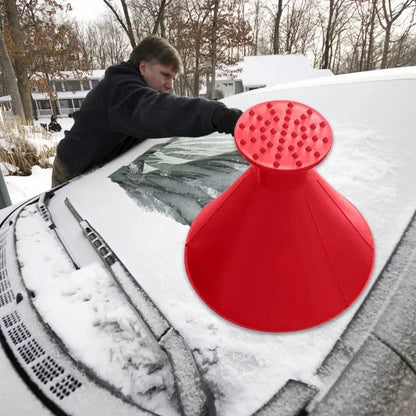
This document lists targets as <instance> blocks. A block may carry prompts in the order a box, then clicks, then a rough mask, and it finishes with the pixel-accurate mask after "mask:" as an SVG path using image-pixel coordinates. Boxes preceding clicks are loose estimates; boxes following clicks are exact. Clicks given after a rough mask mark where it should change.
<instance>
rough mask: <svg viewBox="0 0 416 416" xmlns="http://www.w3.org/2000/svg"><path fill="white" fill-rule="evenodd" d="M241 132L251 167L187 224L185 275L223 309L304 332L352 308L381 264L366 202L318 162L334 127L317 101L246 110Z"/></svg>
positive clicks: (242, 318) (250, 322)
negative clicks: (342, 188)
mask: <svg viewBox="0 0 416 416" xmlns="http://www.w3.org/2000/svg"><path fill="white" fill-rule="evenodd" d="M235 141H236V144H237V147H238V149H239V151H240V152H241V154H242V155H243V156H244V158H245V159H247V160H248V161H249V162H250V163H251V167H250V168H249V169H248V170H247V171H246V172H245V173H244V174H243V175H242V176H241V177H240V178H239V179H238V180H237V181H236V182H235V183H233V184H232V185H231V186H230V187H229V188H228V189H227V190H226V191H225V192H224V193H223V194H222V195H220V196H219V197H218V198H217V199H215V200H214V201H212V202H211V203H210V204H208V205H207V206H206V207H205V208H204V209H203V210H202V211H201V213H200V214H199V215H198V217H197V218H196V219H195V221H194V222H193V224H192V227H191V229H190V231H189V234H188V238H187V241H186V246H185V265H186V270H187V273H188V277H189V279H190V281H191V283H192V285H193V287H194V288H195V290H196V292H197V293H198V295H199V296H200V297H201V298H202V299H203V300H204V301H205V302H206V304H207V305H208V306H209V307H210V308H212V309H213V310H214V311H215V312H217V313H218V314H219V315H221V316H222V317H224V318H226V319H228V320H229V321H231V322H234V323H236V324H238V325H241V326H244V327H247V328H251V329H256V330H260V331H273V332H283V331H297V330H301V329H306V328H310V327H313V326H315V325H319V324H321V323H323V322H325V321H328V320H329V319H332V318H334V317H335V316H337V315H338V314H340V313H341V312H343V311H344V310H345V309H346V308H348V307H349V306H350V305H351V304H352V303H353V302H354V300H355V299H356V298H357V297H358V296H359V294H360V293H361V292H362V290H363V289H364V287H365V285H366V283H367V282H368V279H369V277H370V273H371V270H372V268H373V263H374V242H373V238H372V235H371V231H370V229H369V227H368V225H367V223H366V222H365V220H364V218H363V217H362V215H361V214H360V213H359V211H358V210H357V209H356V208H355V207H354V206H353V205H352V204H351V203H350V202H349V201H347V200H346V199H345V198H344V197H342V196H341V195H340V194H339V193H338V192H336V191H335V190H334V189H333V188H332V187H331V186H330V185H329V184H328V183H327V182H325V180H324V179H323V178H322V177H321V176H320V175H319V174H318V173H317V172H316V171H315V170H314V169H312V168H313V167H314V166H315V165H317V164H318V163H320V162H321V161H322V160H323V159H324V158H325V156H326V155H327V154H328V152H329V150H330V148H331V145H332V131H331V128H330V126H329V124H328V122H327V121H326V120H325V119H324V117H323V116H322V115H321V114H320V113H318V112H317V111H316V110H314V109H312V108H310V107H308V106H306V105H304V104H301V103H297V102H293V101H271V102H266V103H261V104H258V105H256V106H254V107H252V108H250V109H249V110H247V111H246V112H245V113H244V114H243V115H242V116H241V118H240V120H239V121H238V123H237V126H236V129H235Z"/></svg>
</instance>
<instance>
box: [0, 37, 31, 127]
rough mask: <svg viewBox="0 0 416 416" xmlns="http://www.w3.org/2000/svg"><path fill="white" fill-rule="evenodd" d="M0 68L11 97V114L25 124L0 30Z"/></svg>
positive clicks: (10, 64) (18, 94)
mask: <svg viewBox="0 0 416 416" xmlns="http://www.w3.org/2000/svg"><path fill="white" fill-rule="evenodd" d="M0 66H1V67H2V70H3V74H4V79H5V82H6V85H7V90H8V91H9V93H10V95H11V97H12V105H13V114H14V115H16V116H19V117H20V118H21V119H22V123H23V124H26V116H25V112H24V109H23V104H22V100H21V98H20V93H19V87H18V85H17V81H16V75H15V73H14V70H13V65H12V62H11V60H10V56H9V53H8V51H7V48H6V43H5V41H4V36H3V31H2V30H0Z"/></svg>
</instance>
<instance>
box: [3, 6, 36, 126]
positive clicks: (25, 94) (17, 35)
mask: <svg viewBox="0 0 416 416" xmlns="http://www.w3.org/2000/svg"><path fill="white" fill-rule="evenodd" d="M4 4H5V6H6V17H7V22H8V25H9V27H10V34H11V38H12V40H13V42H14V44H15V46H16V48H17V51H16V54H15V55H14V56H13V58H14V60H15V67H16V77H17V85H18V87H19V92H20V98H21V101H22V105H23V109H24V112H25V116H26V121H27V122H29V121H32V120H33V110H32V102H31V94H30V87H29V77H28V73H27V68H26V63H25V59H24V58H25V49H24V38H23V34H22V32H21V30H20V24H19V16H18V12H17V6H16V0H5V3H4Z"/></svg>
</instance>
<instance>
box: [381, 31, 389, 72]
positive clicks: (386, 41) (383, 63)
mask: <svg viewBox="0 0 416 416" xmlns="http://www.w3.org/2000/svg"><path fill="white" fill-rule="evenodd" d="M385 31H386V35H385V37H384V46H383V57H382V58H381V65H380V68H381V69H384V68H387V60H388V57H389V48H390V36H391V25H390V24H388V25H387V27H386V29H385Z"/></svg>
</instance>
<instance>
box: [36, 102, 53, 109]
mask: <svg viewBox="0 0 416 416" xmlns="http://www.w3.org/2000/svg"><path fill="white" fill-rule="evenodd" d="M37 104H38V108H39V110H50V109H51V102H50V101H49V100H37Z"/></svg>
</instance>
